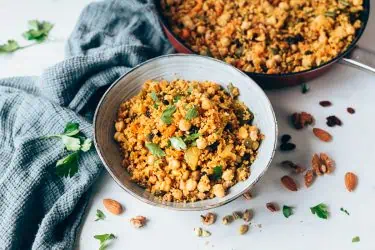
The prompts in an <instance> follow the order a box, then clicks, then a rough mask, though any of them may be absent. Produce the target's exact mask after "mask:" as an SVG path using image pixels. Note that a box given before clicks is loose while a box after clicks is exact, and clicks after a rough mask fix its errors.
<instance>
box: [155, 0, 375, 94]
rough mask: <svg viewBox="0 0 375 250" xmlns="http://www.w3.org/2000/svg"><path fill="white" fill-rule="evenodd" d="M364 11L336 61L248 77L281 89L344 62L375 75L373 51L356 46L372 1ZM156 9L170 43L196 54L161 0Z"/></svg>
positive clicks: (365, 6) (249, 73)
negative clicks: (164, 11)
mask: <svg viewBox="0 0 375 250" xmlns="http://www.w3.org/2000/svg"><path fill="white" fill-rule="evenodd" d="M363 2H364V3H363V5H364V11H362V13H361V15H360V19H361V21H362V27H361V28H360V29H359V30H357V33H356V37H355V39H354V40H353V42H352V43H351V45H350V46H349V47H348V48H347V49H346V51H344V52H342V53H341V54H339V55H338V56H337V57H335V58H334V59H332V60H330V61H328V62H326V63H324V64H322V65H320V66H319V67H316V68H313V69H309V70H305V71H301V72H296V73H286V74H263V73H251V72H245V73H246V74H247V75H248V76H250V77H251V78H252V79H254V80H255V81H256V82H257V83H258V84H260V85H261V86H262V87H263V88H281V87H286V86H293V85H298V84H301V83H303V82H306V81H309V80H311V79H314V78H316V77H318V76H320V75H322V74H323V73H324V72H326V71H328V70H329V69H330V68H331V67H332V65H333V64H334V63H336V62H339V61H340V62H343V63H345V64H348V65H351V66H354V67H358V68H361V69H365V70H369V71H371V72H373V73H375V55H374V53H373V52H371V51H367V50H365V49H361V48H359V47H358V46H356V44H357V42H358V40H359V38H360V37H361V36H362V34H363V32H364V30H365V28H366V25H367V21H368V19H369V14H370V0H364V1H363ZM156 8H157V11H158V15H159V19H160V22H161V24H162V27H163V30H164V32H165V33H166V35H167V37H168V39H169V41H170V42H171V43H172V45H173V47H174V48H175V49H176V50H177V52H180V53H186V54H194V53H195V52H193V51H192V50H191V49H190V48H189V47H188V46H187V45H186V44H184V42H183V41H182V40H181V39H179V38H178V37H177V36H175V35H174V34H173V33H172V30H171V29H170V27H169V24H168V22H167V20H166V19H165V18H164V16H163V15H162V10H161V6H160V0H156Z"/></svg>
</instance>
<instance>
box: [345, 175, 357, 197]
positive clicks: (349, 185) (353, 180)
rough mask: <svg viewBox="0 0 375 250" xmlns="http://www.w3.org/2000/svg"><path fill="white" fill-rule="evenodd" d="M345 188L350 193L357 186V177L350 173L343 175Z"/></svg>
mask: <svg viewBox="0 0 375 250" xmlns="http://www.w3.org/2000/svg"><path fill="white" fill-rule="evenodd" d="M345 186H346V189H347V190H348V191H349V192H352V191H353V190H354V189H355V187H356V186H357V176H356V175H355V174H354V173H352V172H347V173H346V174H345Z"/></svg>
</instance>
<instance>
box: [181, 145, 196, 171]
mask: <svg viewBox="0 0 375 250" xmlns="http://www.w3.org/2000/svg"><path fill="white" fill-rule="evenodd" d="M199 155H200V150H199V149H198V148H197V147H191V148H188V149H187V150H186V151H185V155H184V159H185V161H186V163H187V164H188V165H189V167H190V168H191V169H192V170H196V168H197V165H198V159H199Z"/></svg>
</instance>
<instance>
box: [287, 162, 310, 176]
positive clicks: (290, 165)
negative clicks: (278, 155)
mask: <svg viewBox="0 0 375 250" xmlns="http://www.w3.org/2000/svg"><path fill="white" fill-rule="evenodd" d="M281 165H282V166H283V167H287V168H290V169H292V170H293V171H294V172H295V173H296V174H300V173H303V172H305V170H306V168H304V167H301V166H299V165H297V164H295V163H293V162H292V161H283V162H281Z"/></svg>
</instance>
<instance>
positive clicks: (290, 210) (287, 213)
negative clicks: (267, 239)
mask: <svg viewBox="0 0 375 250" xmlns="http://www.w3.org/2000/svg"><path fill="white" fill-rule="evenodd" d="M292 214H293V207H289V206H287V205H284V206H283V215H284V216H285V218H289V217H290V216H291V215H292Z"/></svg>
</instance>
